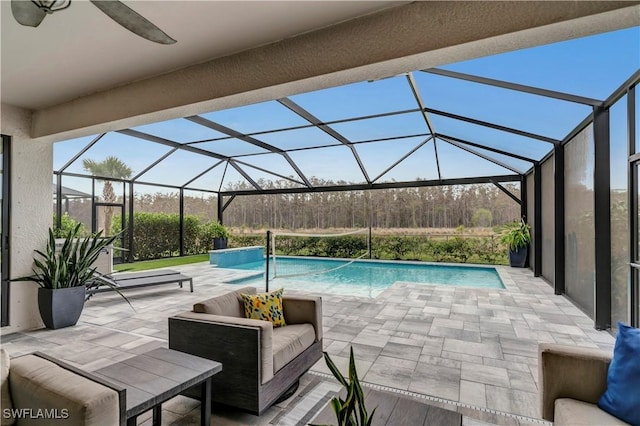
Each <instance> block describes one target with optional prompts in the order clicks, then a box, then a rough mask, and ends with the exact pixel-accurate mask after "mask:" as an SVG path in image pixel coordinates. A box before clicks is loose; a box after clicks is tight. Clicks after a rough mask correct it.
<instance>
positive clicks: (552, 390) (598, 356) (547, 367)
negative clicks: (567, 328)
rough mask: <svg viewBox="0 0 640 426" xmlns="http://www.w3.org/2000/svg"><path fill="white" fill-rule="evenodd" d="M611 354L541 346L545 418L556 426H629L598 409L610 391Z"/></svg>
mask: <svg viewBox="0 0 640 426" xmlns="http://www.w3.org/2000/svg"><path fill="white" fill-rule="evenodd" d="M611 358H612V357H611V353H610V352H607V351H603V350H600V349H592V348H581V347H575V346H564V345H559V344H553V343H545V344H541V345H540V357H539V359H538V363H539V367H538V368H539V374H540V403H541V411H542V418H543V419H545V420H549V421H551V422H553V423H554V424H555V425H611V426H613V425H626V424H628V423H625V422H623V421H622V420H620V419H618V418H616V417H614V416H612V415H611V414H609V413H607V412H605V411H604V410H601V409H600V408H598V405H597V403H598V399H599V398H600V396H601V395H602V394H603V393H604V391H605V390H606V389H607V372H608V370H609V364H610V363H611Z"/></svg>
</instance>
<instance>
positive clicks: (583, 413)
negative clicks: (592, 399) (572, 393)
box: [553, 398, 627, 426]
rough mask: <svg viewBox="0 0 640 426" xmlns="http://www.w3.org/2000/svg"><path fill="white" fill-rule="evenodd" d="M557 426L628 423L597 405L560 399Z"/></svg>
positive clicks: (609, 425) (558, 400)
mask: <svg viewBox="0 0 640 426" xmlns="http://www.w3.org/2000/svg"><path fill="white" fill-rule="evenodd" d="M553 424H554V425H555V426H562V425H573V426H575V425H597V426H603V425H608V426H616V425H626V424H627V423H625V422H623V421H622V420H620V419H618V418H616V417H613V416H612V415H611V414H608V413H607V412H605V411H603V410H601V409H599V408H598V406H597V405H596V404H589V403H588V402H584V401H578V400H577V399H571V398H558V399H556V401H555V416H554V418H553Z"/></svg>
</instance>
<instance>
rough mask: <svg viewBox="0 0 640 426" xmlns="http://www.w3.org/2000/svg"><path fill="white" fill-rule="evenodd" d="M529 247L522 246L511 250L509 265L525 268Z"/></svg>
mask: <svg viewBox="0 0 640 426" xmlns="http://www.w3.org/2000/svg"><path fill="white" fill-rule="evenodd" d="M528 253H529V248H528V247H520V248H519V249H517V250H515V251H514V250H509V266H512V267H514V268H524V266H525V265H526V263H527V254H528Z"/></svg>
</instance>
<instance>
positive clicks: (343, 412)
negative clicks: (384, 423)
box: [323, 347, 376, 426]
mask: <svg viewBox="0 0 640 426" xmlns="http://www.w3.org/2000/svg"><path fill="white" fill-rule="evenodd" d="M350 349H351V353H350V355H349V377H348V379H346V378H345V377H344V376H343V375H342V373H340V370H338V367H336V365H335V364H334V363H333V361H332V360H331V357H329V354H328V353H326V352H323V354H324V360H325V362H326V363H327V367H329V370H331V373H333V375H334V376H335V378H336V379H338V381H339V382H340V384H341V385H342V386H344V387H345V388H346V390H347V396H346V398H345V399H342V398H340V396H339V395H338V396H335V397H333V398H332V399H331V407H333V411H334V412H335V413H336V419H337V420H338V426H370V425H371V422H372V421H373V415H374V413H375V412H376V409H375V408H374V409H373V410H372V411H371V414H369V413H367V409H366V407H365V404H364V392H363V390H362V385H360V379H358V373H357V372H356V363H355V359H354V357H353V347H351V348H350Z"/></svg>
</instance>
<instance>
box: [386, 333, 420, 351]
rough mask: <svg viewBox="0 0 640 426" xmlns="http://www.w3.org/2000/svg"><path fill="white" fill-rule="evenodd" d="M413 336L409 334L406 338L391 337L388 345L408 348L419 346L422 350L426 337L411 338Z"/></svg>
mask: <svg viewBox="0 0 640 426" xmlns="http://www.w3.org/2000/svg"><path fill="white" fill-rule="evenodd" d="M413 336H415V335H412V334H410V335H408V336H407V337H397V336H393V337H391V338H390V339H389V343H397V344H400V345H409V346H419V347H421V348H422V346H423V345H424V342H425V337H426V336H418V337H413Z"/></svg>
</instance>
